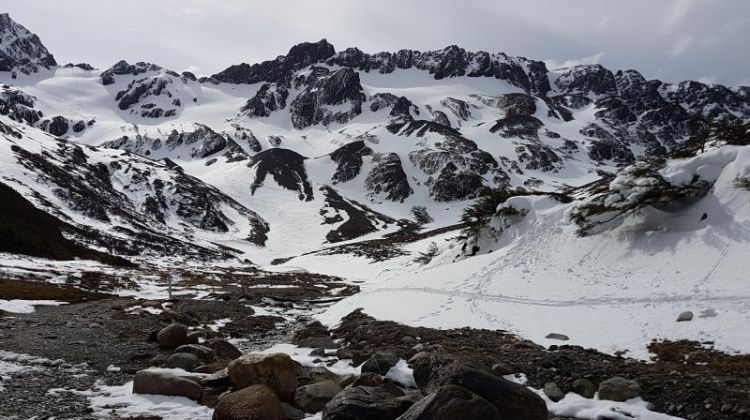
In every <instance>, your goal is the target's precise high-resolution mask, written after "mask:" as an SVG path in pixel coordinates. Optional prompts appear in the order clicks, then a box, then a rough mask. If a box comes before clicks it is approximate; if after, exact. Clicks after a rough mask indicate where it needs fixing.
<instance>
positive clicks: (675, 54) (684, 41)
mask: <svg viewBox="0 0 750 420" xmlns="http://www.w3.org/2000/svg"><path fill="white" fill-rule="evenodd" d="M694 42H695V36H694V35H693V34H687V33H684V34H681V35H680V36H679V37H678V38H677V41H676V42H675V43H674V45H673V46H672V49H671V50H670V51H669V58H670V59H672V60H674V59H676V58H679V57H680V56H682V55H683V54H685V53H686V52H687V51H688V49H689V48H690V47H691V46H692V45H693V43H694Z"/></svg>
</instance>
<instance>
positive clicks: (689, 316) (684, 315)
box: [677, 311, 693, 322]
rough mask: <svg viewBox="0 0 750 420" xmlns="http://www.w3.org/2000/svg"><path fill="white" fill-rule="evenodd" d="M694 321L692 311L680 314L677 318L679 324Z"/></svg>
mask: <svg viewBox="0 0 750 420" xmlns="http://www.w3.org/2000/svg"><path fill="white" fill-rule="evenodd" d="M692 320H693V313H692V312H690V311H685V312H682V313H680V315H679V316H677V322H685V321H692Z"/></svg>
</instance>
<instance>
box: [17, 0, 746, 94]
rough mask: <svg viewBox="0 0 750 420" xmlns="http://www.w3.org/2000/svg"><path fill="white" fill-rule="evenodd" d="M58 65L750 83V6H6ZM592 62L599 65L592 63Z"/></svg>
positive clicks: (31, 2)
mask: <svg viewBox="0 0 750 420" xmlns="http://www.w3.org/2000/svg"><path fill="white" fill-rule="evenodd" d="M3 3H4V4H3V6H4V7H3V8H4V9H5V11H7V12H9V13H10V14H11V16H12V17H14V18H15V19H17V20H18V21H19V22H21V23H22V24H24V25H25V26H27V27H28V28H29V29H31V30H32V31H34V32H36V33H37V34H39V36H40V37H41V38H42V40H43V41H44V42H45V44H46V45H47V47H48V48H49V49H50V50H51V51H52V52H53V53H54V54H55V56H56V57H57V58H58V61H61V62H67V61H90V62H91V63H92V64H95V65H97V66H100V67H107V66H110V65H111V64H112V63H114V62H116V61H117V60H120V59H127V60H131V61H133V60H144V61H151V62H156V63H159V64H161V65H163V66H166V67H170V68H173V69H175V70H183V69H186V68H193V69H199V71H201V72H203V73H208V74H210V73H214V72H217V71H219V70H221V69H223V68H225V67H226V66H228V65H231V64H236V63H239V62H257V61H261V60H265V59H270V58H273V57H275V56H277V55H279V54H284V53H285V52H286V51H287V50H288V49H289V47H291V46H292V45H293V44H296V43H299V42H301V41H315V40H318V39H321V38H327V39H328V40H329V41H330V42H331V43H333V44H334V46H336V48H337V49H343V48H346V47H350V46H358V47H360V48H361V49H363V50H365V51H371V52H375V51H382V50H396V49H400V48H413V49H435V48H442V47H445V46H447V45H450V44H457V45H460V46H462V47H464V48H467V49H470V50H480V49H481V50H489V51H503V52H507V53H508V54H511V55H521V56H525V57H529V58H534V59H540V60H546V61H547V62H549V63H554V64H558V65H564V64H565V63H566V62H567V63H568V64H570V63H576V62H592V60H595V61H598V62H600V63H601V64H603V65H605V66H607V67H609V68H611V69H613V70H617V69H626V68H636V69H638V70H640V71H641V72H642V73H644V75H646V76H647V77H656V78H661V79H664V80H667V81H679V80H684V79H700V78H703V79H704V80H716V81H717V82H718V83H724V84H728V85H737V84H740V83H747V80H748V79H750V47H748V45H747V40H748V39H750V2H749V1H746V0H722V1H710V0H673V1H666V0H665V1H654V0H628V1H614V0H571V1H559V0H555V1H552V0H536V1H528V0H524V1H521V0H505V1H499V0H474V1H469V0H465V1H460V2H458V1H448V0H409V1H404V0H399V1H396V0H380V1H377V2H366V1H353V0H327V1H309V0H276V1H272V2H269V1H246V0H245V1H240V0H222V1H208V0H158V1H154V0H130V1H128V2H113V1H101V0H5V1H4V2H3ZM587 60H588V61H587Z"/></svg>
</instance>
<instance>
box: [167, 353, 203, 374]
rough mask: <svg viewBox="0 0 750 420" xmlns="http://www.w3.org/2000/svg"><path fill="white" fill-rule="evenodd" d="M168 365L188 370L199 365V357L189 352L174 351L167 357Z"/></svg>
mask: <svg viewBox="0 0 750 420" xmlns="http://www.w3.org/2000/svg"><path fill="white" fill-rule="evenodd" d="M166 364H167V366H168V367H171V368H180V369H185V370H187V371H188V372H189V371H192V370H193V369H195V368H197V367H198V366H200V365H201V359H199V358H198V356H196V355H194V354H190V353H175V354H173V355H171V356H169V357H168V358H167V362H166Z"/></svg>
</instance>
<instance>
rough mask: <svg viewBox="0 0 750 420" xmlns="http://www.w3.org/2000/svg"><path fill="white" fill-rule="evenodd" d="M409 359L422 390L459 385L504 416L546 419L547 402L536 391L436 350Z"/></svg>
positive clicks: (524, 419) (430, 391) (535, 419)
mask: <svg viewBox="0 0 750 420" xmlns="http://www.w3.org/2000/svg"><path fill="white" fill-rule="evenodd" d="M409 363H410V365H411V367H412V369H413V370H414V380H415V382H416V383H417V386H418V387H419V388H420V389H421V390H422V392H423V393H425V394H428V393H433V392H435V391H437V389H439V388H440V387H442V386H445V385H458V386H462V387H464V388H466V389H468V390H469V391H472V392H474V393H475V394H477V395H479V396H480V397H482V398H484V399H485V400H487V401H488V402H489V403H491V404H492V405H493V406H494V407H495V408H496V409H497V412H498V414H499V415H500V417H501V418H503V419H505V418H507V419H514V420H546V419H547V414H548V413H547V405H546V404H545V403H544V400H543V399H542V398H541V397H540V396H539V395H537V394H536V393H534V392H533V391H531V390H529V389H528V388H526V387H525V386H522V385H518V384H516V383H513V382H510V381H508V380H506V379H503V378H501V377H499V376H496V375H494V374H493V373H491V372H489V371H485V370H482V369H480V368H478V367H472V366H469V365H467V364H465V363H462V362H460V361H458V360H455V359H454V358H452V357H451V356H449V355H445V354H439V353H431V354H430V353H425V354H423V355H421V356H420V357H417V356H415V357H413V358H412V359H411V360H410V361H409Z"/></svg>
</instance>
